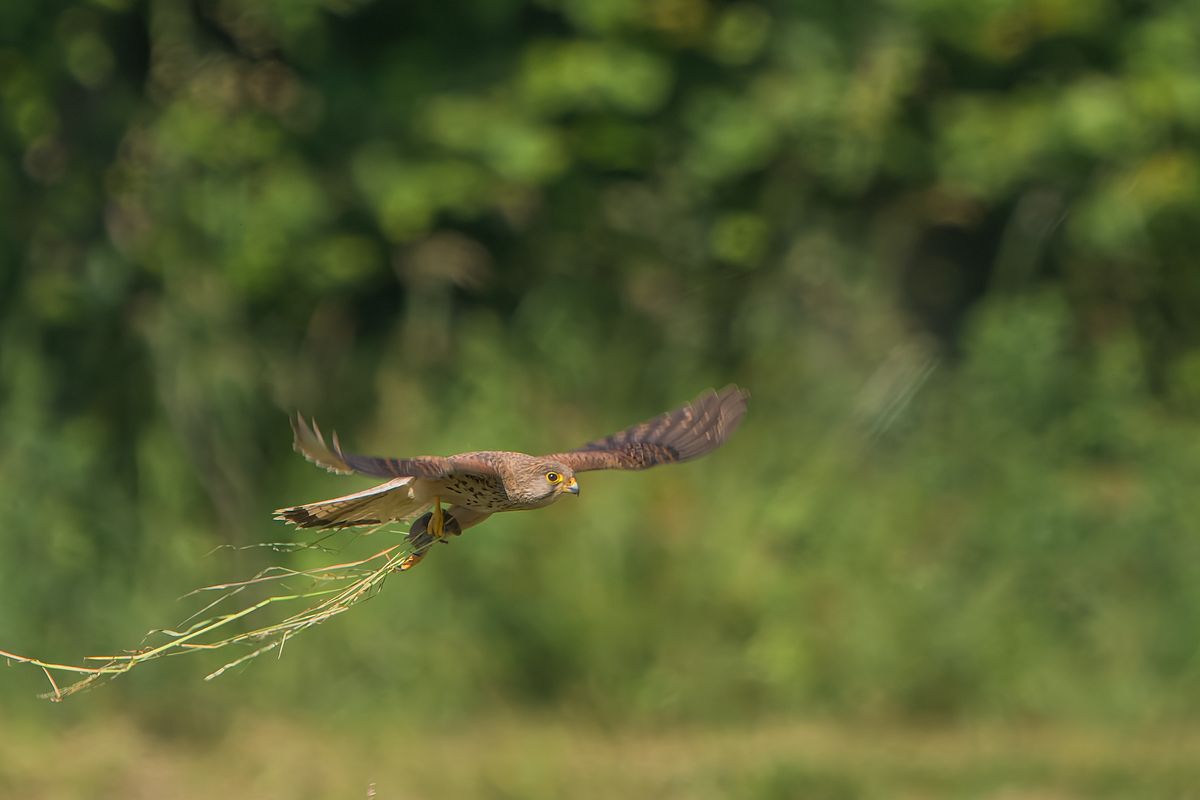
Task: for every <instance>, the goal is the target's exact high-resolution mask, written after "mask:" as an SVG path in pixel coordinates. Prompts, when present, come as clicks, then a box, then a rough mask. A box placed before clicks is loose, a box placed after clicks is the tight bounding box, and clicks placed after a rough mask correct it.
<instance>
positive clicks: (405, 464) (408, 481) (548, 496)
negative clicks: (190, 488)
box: [275, 385, 749, 569]
mask: <svg viewBox="0 0 1200 800" xmlns="http://www.w3.org/2000/svg"><path fill="white" fill-rule="evenodd" d="M748 396H749V395H748V393H747V392H746V391H745V390H744V389H741V388H739V387H737V386H734V385H730V386H726V387H725V388H724V389H721V390H720V391H712V390H709V391H707V392H704V393H703V394H701V395H700V396H699V397H697V398H696V399H695V400H693V401H692V402H690V403H688V404H686V405H683V406H680V407H679V408H677V409H675V410H674V411H668V412H667V413H665V414H660V415H659V416H657V417H655V418H653V419H650V420H647V421H645V422H643V423H640V424H638V425H634V426H633V427H630V428H626V429H625V430H623V431H620V432H619V433H614V434H613V435H612V436H607V437H605V438H603V439H596V440H595V441H592V442H588V443H587V444H585V445H584V446H583V447H580V448H579V449H577V450H570V451H567V452H565V453H554V454H552V455H546V456H531V455H527V454H525V453H513V452H506V451H501V450H482V451H478V452H472V453H459V454H458V455H453V456H445V457H442V456H417V457H415V458H379V457H375V456H359V455H354V454H352V453H346V452H344V451H343V450H342V447H341V444H340V443H339V442H338V438H337V434H336V433H335V434H334V435H333V447H332V448H330V447H329V446H328V445H327V444H326V443H325V438H324V437H323V436H322V435H321V431H320V429H319V428H318V427H317V426H316V423H313V424H312V425H309V423H308V422H306V421H305V420H304V418H303V417H302V416H300V415H296V416H295V417H294V418H293V419H292V430H293V432H294V433H295V441H294V443H293V446H294V447H295V449H296V450H297V452H299V453H301V454H303V455H304V457H305V458H307V459H308V460H309V461H311V462H313V463H314V464H317V465H319V466H322V467H324V468H325V469H327V470H329V471H330V472H336V473H339V474H342V475H349V474H351V473H354V472H358V473H362V474H364V475H376V476H380V477H385V478H389V479H390V480H388V481H387V482H386V483H381V484H379V485H378V486H374V487H372V488H370V489H365V490H363V491H361V492H355V493H354V494H348V495H344V496H342V497H335V498H333V499H332V500H322V501H320V502H316V503H307V504H305V505H300V506H292V507H290V508H281V509H279V510H277V511H276V512H275V513H276V517H275V518H276V519H279V520H285V521H287V522H291V523H294V524H295V525H297V526H299V527H301V528H347V527H352V526H356V525H380V524H383V523H387V522H393V521H399V520H403V519H408V518H410V517H413V516H416V515H417V514H420V513H421V512H422V511H424V510H425V509H426V508H431V511H430V513H428V514H425V515H424V516H423V517H421V518H419V519H418V520H417V521H416V522H415V523H413V526H412V529H411V531H410V532H409V539H410V541H411V542H412V544H413V547H414V551H413V554H412V555H411V556H409V558H408V560H407V561H406V562H405V563H404V564H403V565H402V567H401V568H402V569H408V568H409V567H412V566H414V565H415V564H416V563H417V562H418V561H420V560H421V558H423V557H424V554H425V551H426V550H427V549H428V547H429V545H430V544H432V542H434V541H436V540H438V539H441V538H442V537H443V536H446V535H458V534H460V533H462V531H464V530H465V529H467V528H469V527H471V526H473V525H478V524H479V523H481V522H483V521H484V520H485V519H487V518H488V517H489V516H491V515H492V514H495V513H497V512H500V511H524V510H528V509H533V508H542V507H543V506H547V505H550V504H551V503H553V502H554V501H555V500H557V499H558V498H560V497H562V496H563V495H564V494H573V495H578V494H579V482H578V481H577V480H576V478H575V474H576V473H578V472H586V471H588V470H596V469H625V470H640V469H648V468H649V467H653V466H657V465H659V464H674V463H677V462H681V461H690V460H691V459H693V458H699V457H700V456H702V455H705V454H706V453H710V452H712V451H713V450H715V449H717V448H718V447H720V446H721V444H722V443H724V441H725V440H726V439H728V438H729V436H730V434H732V433H733V431H734V430H735V429H736V428H737V426H738V424H739V423H740V422H741V421H742V416H743V415H744V414H745V413H746V398H747V397H748ZM443 504H446V505H448V506H449V508H448V509H447V510H446V511H443V510H442V505H443Z"/></svg>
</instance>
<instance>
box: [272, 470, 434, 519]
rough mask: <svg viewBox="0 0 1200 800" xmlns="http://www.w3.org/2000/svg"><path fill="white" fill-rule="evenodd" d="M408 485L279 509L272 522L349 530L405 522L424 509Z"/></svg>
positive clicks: (403, 481) (391, 484)
mask: <svg viewBox="0 0 1200 800" xmlns="http://www.w3.org/2000/svg"><path fill="white" fill-rule="evenodd" d="M412 482H413V479H412V478H396V479H395V480H391V481H388V482H387V483H381V484H379V485H378V486H373V487H371V488H370V489H364V490H363V491H361V492H355V493H354V494H348V495H344V496H342V497H335V498H333V499H332V500H320V501H318V502H315V503H305V504H303V505H298V506H291V507H290V508H280V509H277V510H276V511H275V519H278V520H283V521H285V522H290V523H292V524H293V525H296V526H297V527H300V528H349V527H353V526H355V525H378V524H380V523H384V522H392V521H394V520H402V519H406V518H408V517H411V516H413V515H414V514H416V513H417V512H419V511H420V510H421V509H422V508H423V507H424V506H425V505H427V503H426V502H423V501H421V500H417V499H416V498H414V497H413V493H412Z"/></svg>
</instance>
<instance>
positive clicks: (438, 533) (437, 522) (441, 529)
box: [429, 496, 446, 539]
mask: <svg viewBox="0 0 1200 800" xmlns="http://www.w3.org/2000/svg"><path fill="white" fill-rule="evenodd" d="M445 533H446V524H445V518H444V517H443V516H442V498H440V497H437V496H435V497H434V498H433V518H432V519H430V520H429V534H430V535H431V536H432V537H433V538H435V539H440V538H442V536H443V535H445Z"/></svg>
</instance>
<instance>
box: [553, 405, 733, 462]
mask: <svg viewBox="0 0 1200 800" xmlns="http://www.w3.org/2000/svg"><path fill="white" fill-rule="evenodd" d="M749 396H750V394H749V392H747V391H746V390H745V389H742V388H740V387H738V386H734V385H733V384H730V385H729V386H726V387H725V388H724V389H721V390H720V391H713V390H711V389H710V390H708V391H707V392H704V393H703V394H701V395H700V396H699V397H697V398H696V399H695V400H693V401H692V402H690V403H687V404H686V405H683V406H680V407H679V408H677V409H675V410H673V411H668V412H666V413H665V414H660V415H658V416H657V417H654V418H653V419H649V420H646V421H645V422H642V423H639V424H637V425H634V426H632V427H629V428H626V429H625V430H623V431H619V432H617V433H614V434H613V435H611V436H606V437H604V438H603V439H596V440H595V441H592V442H588V443H587V444H585V445H584V446H583V447H581V448H579V449H578V450H572V451H570V452H567V453H559V454H556V455H553V456H549V458H554V459H559V460H561V461H562V462H563V463H565V464H566V465H567V466H569V467H571V469H573V470H574V471H576V472H585V471H587V470H596V469H648V468H650V467H654V466H657V465H659V464H673V463H677V462H681V461H690V460H691V459H693V458H699V457H700V456H702V455H705V454H707V453H711V452H712V451H713V450H716V449H717V448H718V447H720V446H721V445H722V444H723V443H724V442H725V440H726V439H728V438H729V436H730V435H731V434H732V433H733V432H734V431H735V430H736V429H737V427H738V425H739V424H740V423H741V421H742V417H743V416H744V415H745V413H746V398H748V397H749Z"/></svg>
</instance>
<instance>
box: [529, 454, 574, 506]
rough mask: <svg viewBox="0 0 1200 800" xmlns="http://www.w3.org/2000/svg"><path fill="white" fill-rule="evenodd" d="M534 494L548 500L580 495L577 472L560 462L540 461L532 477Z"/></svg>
mask: <svg viewBox="0 0 1200 800" xmlns="http://www.w3.org/2000/svg"><path fill="white" fill-rule="evenodd" d="M532 483H533V486H532V487H531V488H532V489H533V491H532V494H534V495H536V496H538V497H541V498H543V499H546V500H550V499H553V498H557V497H558V496H559V495H563V494H576V495H577V494H579V482H578V481H576V480H575V471H574V470H572V469H571V468H570V467H568V466H567V465H566V464H563V463H561V462H558V461H539V462H538V463H537V464H536V465H535V469H534V470H533V476H532Z"/></svg>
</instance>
